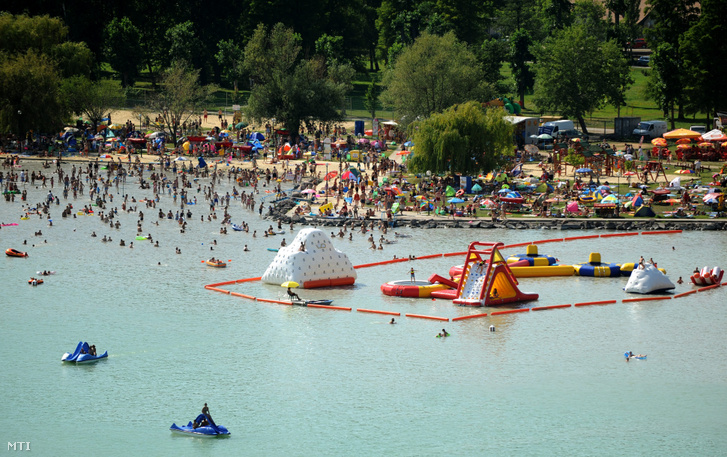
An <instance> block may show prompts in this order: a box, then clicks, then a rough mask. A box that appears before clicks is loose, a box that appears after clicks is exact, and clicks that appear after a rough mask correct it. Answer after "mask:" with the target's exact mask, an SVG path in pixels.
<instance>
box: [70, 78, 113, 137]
mask: <svg viewBox="0 0 727 457" xmlns="http://www.w3.org/2000/svg"><path fill="white" fill-rule="evenodd" d="M61 92H62V93H63V101H64V103H66V105H67V107H68V108H69V111H70V112H72V113H74V114H77V115H83V116H84V117H85V118H86V119H88V120H89V121H90V122H91V123H92V124H93V127H94V130H95V129H96V126H97V125H99V123H100V122H101V120H102V119H103V118H104V117H106V115H107V114H108V113H110V112H113V111H114V107H117V106H121V105H122V104H123V99H124V96H123V92H121V91H119V88H118V86H117V85H116V84H115V83H114V82H113V81H109V80H107V79H102V80H100V81H96V82H94V81H91V80H89V79H88V78H87V77H85V76H73V77H71V78H68V79H66V80H64V81H63V83H62V85H61Z"/></svg>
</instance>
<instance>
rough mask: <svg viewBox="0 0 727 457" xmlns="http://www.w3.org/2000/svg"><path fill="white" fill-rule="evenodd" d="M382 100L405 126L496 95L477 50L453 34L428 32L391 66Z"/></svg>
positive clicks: (385, 76)
mask: <svg viewBox="0 0 727 457" xmlns="http://www.w3.org/2000/svg"><path fill="white" fill-rule="evenodd" d="M382 84H383V86H384V87H385V89H384V91H383V93H382V94H381V98H382V101H383V102H384V103H387V104H389V105H391V106H393V107H394V109H395V110H396V113H397V116H398V117H399V119H400V120H401V122H402V123H403V124H404V125H407V124H409V123H411V122H412V121H414V120H415V119H417V118H418V117H427V116H430V115H432V114H433V113H436V112H440V111H442V110H444V109H446V108H448V107H450V106H452V105H454V104H456V103H463V102H465V101H467V100H480V101H483V100H489V99H490V98H492V97H493V96H494V94H495V92H494V90H493V88H492V86H491V85H489V84H487V83H486V82H484V78H483V75H482V70H481V66H480V65H479V64H478V62H477V58H476V57H475V55H474V53H472V52H471V51H469V50H468V49H467V48H466V46H465V45H464V44H462V43H460V42H459V41H457V38H455V36H454V34H453V33H451V32H450V33H447V34H446V35H444V36H441V37H440V36H435V35H430V34H428V33H425V34H423V35H421V36H420V37H419V38H417V40H416V41H415V42H414V44H412V45H411V46H409V47H407V48H406V49H405V50H404V51H403V52H402V53H401V54H400V55H399V57H398V58H397V59H396V62H395V63H394V65H393V66H392V67H391V68H389V69H387V71H386V73H385V74H384V79H383V82H382Z"/></svg>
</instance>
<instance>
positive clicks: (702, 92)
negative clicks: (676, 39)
mask: <svg viewBox="0 0 727 457" xmlns="http://www.w3.org/2000/svg"><path fill="white" fill-rule="evenodd" d="M701 7H702V14H701V15H700V17H699V20H698V21H697V22H695V23H694V25H692V27H691V28H690V29H689V30H688V31H687V33H685V34H684V36H683V37H682V38H681V39H680V50H681V55H682V56H684V66H685V68H688V69H689V70H688V71H689V77H688V78H685V87H684V89H685V92H686V95H687V107H688V108H689V110H690V111H691V112H693V113H698V112H703V113H705V115H706V120H707V125H711V123H712V117H713V116H715V115H716V114H717V110H722V109H724V108H725V107H727V86H725V84H724V81H723V80H722V78H718V77H716V75H724V74H727V48H725V46H724V44H723V41H724V37H725V36H727V2H725V1H724V0H703V1H702V2H701Z"/></svg>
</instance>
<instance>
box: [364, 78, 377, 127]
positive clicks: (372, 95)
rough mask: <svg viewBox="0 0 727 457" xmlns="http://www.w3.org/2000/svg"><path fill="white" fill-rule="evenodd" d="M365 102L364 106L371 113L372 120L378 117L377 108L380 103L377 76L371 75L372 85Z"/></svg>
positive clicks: (367, 91) (367, 90)
mask: <svg viewBox="0 0 727 457" xmlns="http://www.w3.org/2000/svg"><path fill="white" fill-rule="evenodd" d="M365 97H366V98H365V100H364V106H366V110H367V111H368V112H369V113H371V118H372V119H374V118H375V117H376V106H377V105H378V103H379V85H378V78H377V77H376V75H375V74H372V75H371V84H369V85H368V87H367V88H366V96H365Z"/></svg>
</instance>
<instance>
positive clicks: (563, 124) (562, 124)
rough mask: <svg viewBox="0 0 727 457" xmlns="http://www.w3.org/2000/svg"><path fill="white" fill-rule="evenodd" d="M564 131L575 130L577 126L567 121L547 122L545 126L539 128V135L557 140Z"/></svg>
mask: <svg viewBox="0 0 727 457" xmlns="http://www.w3.org/2000/svg"><path fill="white" fill-rule="evenodd" d="M564 130H569V131H570V130H575V126H574V125H573V121H569V120H567V119H564V120H561V121H552V122H546V123H545V124H543V125H541V126H540V127H538V135H542V134H543V133H546V134H548V135H550V136H552V137H553V138H557V137H559V136H560V134H561V132H563V131H564Z"/></svg>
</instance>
